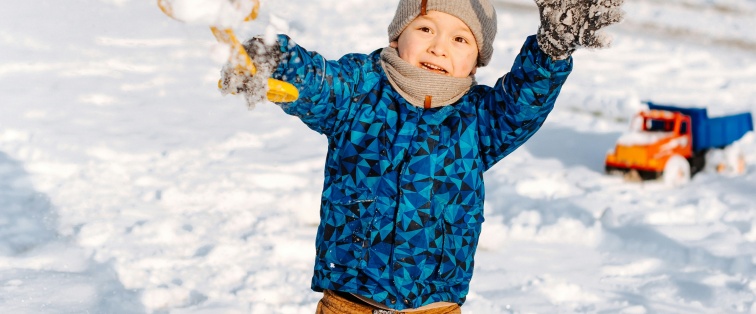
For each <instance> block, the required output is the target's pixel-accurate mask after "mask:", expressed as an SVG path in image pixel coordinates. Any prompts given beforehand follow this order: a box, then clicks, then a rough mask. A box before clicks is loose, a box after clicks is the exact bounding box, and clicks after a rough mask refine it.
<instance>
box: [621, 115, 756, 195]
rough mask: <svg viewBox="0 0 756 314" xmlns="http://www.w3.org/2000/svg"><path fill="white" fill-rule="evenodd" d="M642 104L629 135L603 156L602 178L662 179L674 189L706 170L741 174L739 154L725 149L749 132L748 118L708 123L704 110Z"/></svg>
mask: <svg viewBox="0 0 756 314" xmlns="http://www.w3.org/2000/svg"><path fill="white" fill-rule="evenodd" d="M646 104H647V105H648V109H649V110H647V111H642V112H640V113H638V115H637V116H636V117H635V118H634V119H633V121H632V123H631V130H630V132H629V133H626V134H623V135H622V136H621V137H620V138H619V139H618V140H617V144H616V146H615V148H614V149H613V150H612V151H610V152H609V153H608V154H607V156H606V172H607V173H612V174H613V173H620V174H623V175H625V177H626V178H628V179H639V180H650V179H658V178H659V177H663V179H664V181H665V182H667V183H669V184H672V185H677V184H680V183H684V182H687V181H689V180H690V178H691V176H693V175H694V174H696V173H697V172H699V171H701V170H702V169H704V167H708V166H712V167H714V168H715V169H717V170H718V171H720V172H722V171H729V172H732V173H743V172H745V158H744V157H743V155H742V153H739V152H732V151H728V148H729V147H730V146H732V145H731V144H733V143H734V142H736V141H737V140H739V139H741V138H742V137H743V136H744V135H745V134H746V133H748V132H750V131H753V117H752V116H751V114H750V113H740V114H735V115H730V116H722V117H716V118H709V117H708V115H707V113H706V109H705V108H681V107H675V106H669V105H659V104H654V103H651V102H646ZM723 156H728V157H726V158H725V157H723ZM733 156H734V157H733ZM707 159H709V160H707ZM713 159H717V160H716V161H715V160H713ZM714 163H716V164H714Z"/></svg>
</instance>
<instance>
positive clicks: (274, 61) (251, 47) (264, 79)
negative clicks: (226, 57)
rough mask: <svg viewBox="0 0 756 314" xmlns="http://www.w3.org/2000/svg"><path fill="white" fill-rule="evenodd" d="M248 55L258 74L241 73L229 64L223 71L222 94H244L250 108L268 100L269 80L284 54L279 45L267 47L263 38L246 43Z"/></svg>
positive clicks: (255, 38)
mask: <svg viewBox="0 0 756 314" xmlns="http://www.w3.org/2000/svg"><path fill="white" fill-rule="evenodd" d="M244 48H245V50H247V54H248V55H249V57H250V58H251V59H252V62H253V63H254V64H255V67H256V68H257V73H256V74H255V75H252V76H250V75H249V73H245V72H244V71H239V70H237V69H236V66H235V65H234V64H232V63H227V64H226V65H225V66H224V67H223V69H222V70H221V80H220V89H221V94H223V95H227V94H239V93H241V94H244V97H245V98H246V99H247V105H248V106H249V108H250V109H251V108H254V106H255V104H256V103H259V102H263V101H265V100H266V94H267V91H268V78H269V77H270V75H271V73H273V71H274V70H275V69H276V67H277V66H278V63H279V62H280V61H281V58H282V53H281V50H280V49H279V47H278V43H276V44H274V45H266V44H265V42H264V41H263V39H262V38H260V37H254V38H252V39H250V40H248V41H246V42H245V43H244Z"/></svg>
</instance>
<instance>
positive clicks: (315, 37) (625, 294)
mask: <svg viewBox="0 0 756 314" xmlns="http://www.w3.org/2000/svg"><path fill="white" fill-rule="evenodd" d="M396 3H397V1H396V0H392V1H370V0H359V1H358V0H350V1H337V0H323V1H304V0H296V1H294V0H292V1H264V2H263V8H262V14H261V17H260V19H259V20H258V21H257V22H255V23H252V24H248V25H247V26H245V27H246V28H241V29H238V32H239V33H240V34H243V36H244V37H246V36H249V35H253V34H258V33H265V32H266V31H271V32H286V33H288V34H290V35H291V36H292V37H293V38H294V39H295V40H296V41H297V42H298V43H299V44H301V45H303V46H305V47H307V48H309V49H311V50H316V51H319V52H321V53H323V54H324V55H325V56H327V57H329V58H337V57H339V56H341V55H343V54H345V53H347V52H364V53H368V52H370V51H372V50H374V49H376V48H380V47H382V46H384V45H385V44H386V31H385V30H386V26H387V25H388V23H389V21H390V19H391V16H392V14H393V9H394V8H395V5H396ZM497 5H498V12H499V26H500V29H499V35H498V37H497V41H496V42H495V49H496V54H495V56H494V60H493V62H492V64H491V65H490V66H488V67H486V68H483V69H481V70H480V71H479V73H478V80H479V81H480V82H482V83H486V84H492V83H493V82H494V81H495V79H496V78H497V77H498V76H500V75H502V74H504V71H505V70H507V69H509V66H510V65H511V63H512V59H513V57H514V56H515V54H516V52H517V50H518V49H519V47H520V45H521V44H522V42H523V40H524V38H525V36H527V35H529V34H532V33H533V32H534V31H535V29H536V28H537V25H538V17H537V12H536V10H535V7H534V5H533V4H532V2H530V1H529V0H506V1H505V0H500V1H498V4H497ZM626 11H627V12H628V20H627V22H626V23H625V24H623V25H621V26H617V27H614V28H612V29H611V31H610V32H611V33H612V34H614V35H615V38H616V40H615V45H614V47H613V48H612V49H610V50H604V51H594V52H591V51H579V52H577V53H576V54H575V71H574V72H573V74H572V76H571V77H570V79H569V80H568V82H567V85H566V86H565V87H564V89H563V94H562V96H561V97H560V99H559V101H558V103H557V109H556V110H555V111H554V113H553V114H552V115H551V116H550V117H549V120H548V121H547V122H546V124H545V126H544V127H543V129H542V130H541V131H540V132H539V133H538V134H537V135H536V136H534V137H533V139H532V140H531V141H529V142H528V143H527V144H525V146H524V147H523V148H521V149H519V150H518V151H516V152H515V153H514V154H512V155H511V156H510V157H508V158H507V159H505V160H504V161H503V162H501V163H500V164H499V165H497V166H496V167H495V168H494V169H493V170H492V171H490V172H489V173H487V174H486V179H487V187H488V190H487V195H488V199H487V202H486V209H485V210H486V223H485V224H484V226H483V228H484V231H483V236H482V239H481V247H480V250H479V251H478V254H477V263H476V272H475V277H474V279H473V282H472V288H471V291H470V295H469V298H468V302H467V303H466V304H465V306H464V311H465V313H572V312H588V313H756V139H755V138H754V136H753V135H749V136H748V137H746V138H745V139H744V140H743V141H742V143H741V144H742V148H743V150H744V151H745V153H746V159H747V161H748V163H749V166H748V169H747V173H746V174H745V175H743V176H739V177H728V176H722V175H717V174H713V173H702V174H700V175H697V176H696V177H694V179H693V181H692V182H691V183H690V184H688V185H686V186H683V187H680V188H670V187H666V186H664V185H662V184H660V183H658V182H647V183H643V184H640V183H631V182H625V181H623V180H622V179H621V178H616V177H609V176H606V175H604V174H603V159H604V154H605V152H606V151H607V150H608V149H609V148H610V147H611V146H612V145H613V143H614V141H615V140H616V139H617V138H618V137H619V135H620V134H621V132H623V131H624V130H625V129H626V125H627V119H628V118H629V117H630V115H631V114H632V113H633V112H634V111H635V110H637V109H638V108H639V107H640V103H639V100H646V99H649V100H654V101H658V102H662V103H675V104H680V105H691V106H707V107H708V108H709V110H710V113H711V114H712V115H720V114H727V113H736V112H743V111H746V112H752V113H756V88H754V86H756V35H754V33H753V32H752V30H753V29H756V19H755V18H754V16H756V1H754V0H728V1H725V0H721V1H719V0H674V1H672V0H668V1H664V2H663V3H659V2H658V1H651V0H635V1H628V4H627V5H626ZM217 55H218V54H217V46H216V45H215V44H214V41H213V39H212V36H211V35H210V32H209V31H208V30H207V28H206V27H205V26H203V25H187V24H182V23H179V22H176V21H174V20H171V19H169V18H167V17H166V16H164V15H163V14H162V13H161V12H160V11H159V10H158V9H157V7H156V6H155V3H154V1H152V0H100V1H95V0H69V1H59V0H37V1H13V3H9V4H5V5H4V6H3V9H2V10H0V312H2V313H312V312H314V308H315V304H316V302H317V300H318V299H319V298H320V294H317V293H314V292H311V291H310V290H309V281H310V275H311V271H312V270H311V267H312V260H313V256H314V245H313V244H314V238H315V231H316V223H317V219H318V204H319V202H318V199H319V193H320V189H321V184H322V176H323V174H322V166H323V160H324V156H325V150H326V146H325V139H324V138H323V137H321V136H320V135H318V134H317V133H315V132H312V131H310V130H309V129H307V128H306V127H305V126H304V125H303V124H302V123H300V122H299V121H297V120H296V119H294V118H292V117H289V116H286V115H284V114H283V113H282V112H281V111H280V110H279V109H278V108H277V107H276V106H275V105H272V104H269V103H266V104H259V105H258V106H257V107H256V109H254V110H252V111H250V110H248V109H247V108H246V106H245V104H244V101H243V100H242V99H241V98H239V97H234V96H229V97H222V96H221V95H220V93H219V92H218V91H217V90H216V88H215V84H216V81H217V79H218V73H219V69H220V65H221V64H222V60H219V59H218V58H217V57H213V56H217Z"/></svg>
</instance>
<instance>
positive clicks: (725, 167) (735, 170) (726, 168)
mask: <svg viewBox="0 0 756 314" xmlns="http://www.w3.org/2000/svg"><path fill="white" fill-rule="evenodd" d="M706 164H707V167H708V168H709V169H711V170H710V171H711V172H716V173H719V174H722V175H729V176H733V175H742V174H745V171H746V163H745V156H744V154H743V152H742V150H741V149H740V147H739V146H737V145H730V146H727V147H725V148H724V149H721V148H715V149H712V150H710V151H709V152H708V153H707V154H706Z"/></svg>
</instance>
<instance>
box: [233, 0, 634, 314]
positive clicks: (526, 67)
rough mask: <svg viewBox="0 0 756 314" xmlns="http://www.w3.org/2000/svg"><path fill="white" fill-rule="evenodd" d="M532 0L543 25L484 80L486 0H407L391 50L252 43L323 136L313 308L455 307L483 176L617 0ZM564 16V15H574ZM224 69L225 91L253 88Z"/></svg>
mask: <svg viewBox="0 0 756 314" xmlns="http://www.w3.org/2000/svg"><path fill="white" fill-rule="evenodd" d="M597 2H598V0H536V3H537V4H538V6H539V9H540V12H541V26H540V28H539V32H538V34H537V35H536V36H530V37H528V38H527V40H526V41H525V44H524V46H523V48H522V50H521V52H520V54H519V55H518V56H517V58H516V59H515V62H514V65H513V66H512V69H511V71H510V72H509V73H508V74H507V75H505V76H504V77H502V78H500V79H499V80H498V81H497V82H496V85H494V86H493V87H489V86H483V85H476V83H475V79H474V76H473V75H474V74H475V71H476V69H477V67H482V66H485V65H487V64H488V63H489V61H490V60H491V57H492V55H493V47H492V44H493V39H494V36H495V34H496V13H495V11H494V8H493V6H492V5H491V4H490V3H489V0H401V1H400V2H399V5H398V8H397V11H396V15H395V17H394V19H393V21H392V22H391V24H390V25H389V28H388V32H389V42H390V44H389V47H386V48H383V49H378V50H376V51H375V52H373V53H371V54H369V55H363V54H348V55H346V56H344V57H342V58H341V59H339V60H338V61H328V60H325V59H324V58H323V57H322V56H321V55H319V54H317V53H315V52H310V51H307V50H305V49H304V48H302V47H300V46H298V45H296V44H294V43H293V41H292V40H291V39H289V38H288V37H287V36H285V35H279V36H278V38H277V43H276V44H274V45H264V44H263V41H262V40H261V39H259V38H257V39H253V40H250V41H248V42H247V43H246V47H247V49H248V51H249V53H250V55H251V56H253V59H255V60H256V63H257V64H258V65H261V66H263V67H265V65H266V64H267V65H268V66H270V68H269V69H268V70H269V71H270V72H272V77H274V78H276V79H280V80H283V81H287V82H290V83H292V84H294V86H295V87H296V88H297V89H298V90H299V93H300V97H299V99H298V100H297V101H295V102H293V103H282V104H279V105H280V106H281V108H282V109H283V110H284V111H285V112H286V113H288V114H290V115H293V116H297V117H299V118H300V119H301V120H302V121H303V122H304V123H305V124H307V125H308V126H309V127H310V128H311V129H313V130H315V131H317V132H319V133H322V134H325V135H326V136H327V137H328V143H329V145H328V155H327V157H326V165H325V184H324V187H323V194H322V199H321V211H320V218H321V222H320V226H319V228H318V233H317V239H316V252H317V254H316V255H317V256H316V258H315V271H314V275H313V278H312V289H313V290H315V291H322V292H324V296H323V299H322V300H321V301H320V303H319V304H318V309H317V313H393V312H395V311H401V312H417V313H460V307H459V306H460V305H461V304H462V303H464V301H465V297H466V295H467V293H468V290H469V283H470V280H471V278H472V273H473V264H474V262H473V257H474V254H475V249H476V246H477V243H478V236H479V235H480V232H481V224H482V223H483V200H484V186H483V172H484V171H486V170H488V169H490V168H491V167H492V166H493V165H494V164H496V162H498V161H499V160H501V159H502V158H504V157H505V156H506V155H508V154H509V153H511V152H512V151H514V150H515V149H516V148H517V147H519V146H520V145H522V144H523V143H524V142H525V141H527V140H528V139H529V138H530V137H531V136H532V135H533V134H534V133H535V132H536V131H537V130H538V129H539V128H540V126H541V125H542V124H543V122H544V121H545V119H546V116H547V115H548V113H549V112H550V111H551V109H552V108H553V106H554V102H555V100H556V98H557V95H558V94H559V91H560V88H561V86H562V84H564V82H565V80H566V79H567V76H568V74H569V73H570V71H571V69H572V58H571V57H570V54H571V53H572V52H573V51H574V50H575V49H576V48H578V47H581V46H582V47H593V48H599V47H604V46H606V45H607V44H608V39H607V38H605V37H603V36H601V34H600V33H599V34H597V31H598V30H599V29H600V28H602V27H603V26H606V25H609V24H612V23H616V22H618V21H619V20H620V18H621V12H620V10H619V6H620V5H621V2H622V0H601V3H600V4H599V3H597ZM567 19H569V20H567ZM235 75H237V74H235V73H234V72H233V71H231V70H225V71H224V73H223V76H224V77H223V82H224V84H223V88H224V92H243V93H253V92H255V91H254V90H253V89H254V87H253V86H254V85H255V84H254V82H252V81H253V79H251V78H248V77H242V78H239V77H234V76H235Z"/></svg>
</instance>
